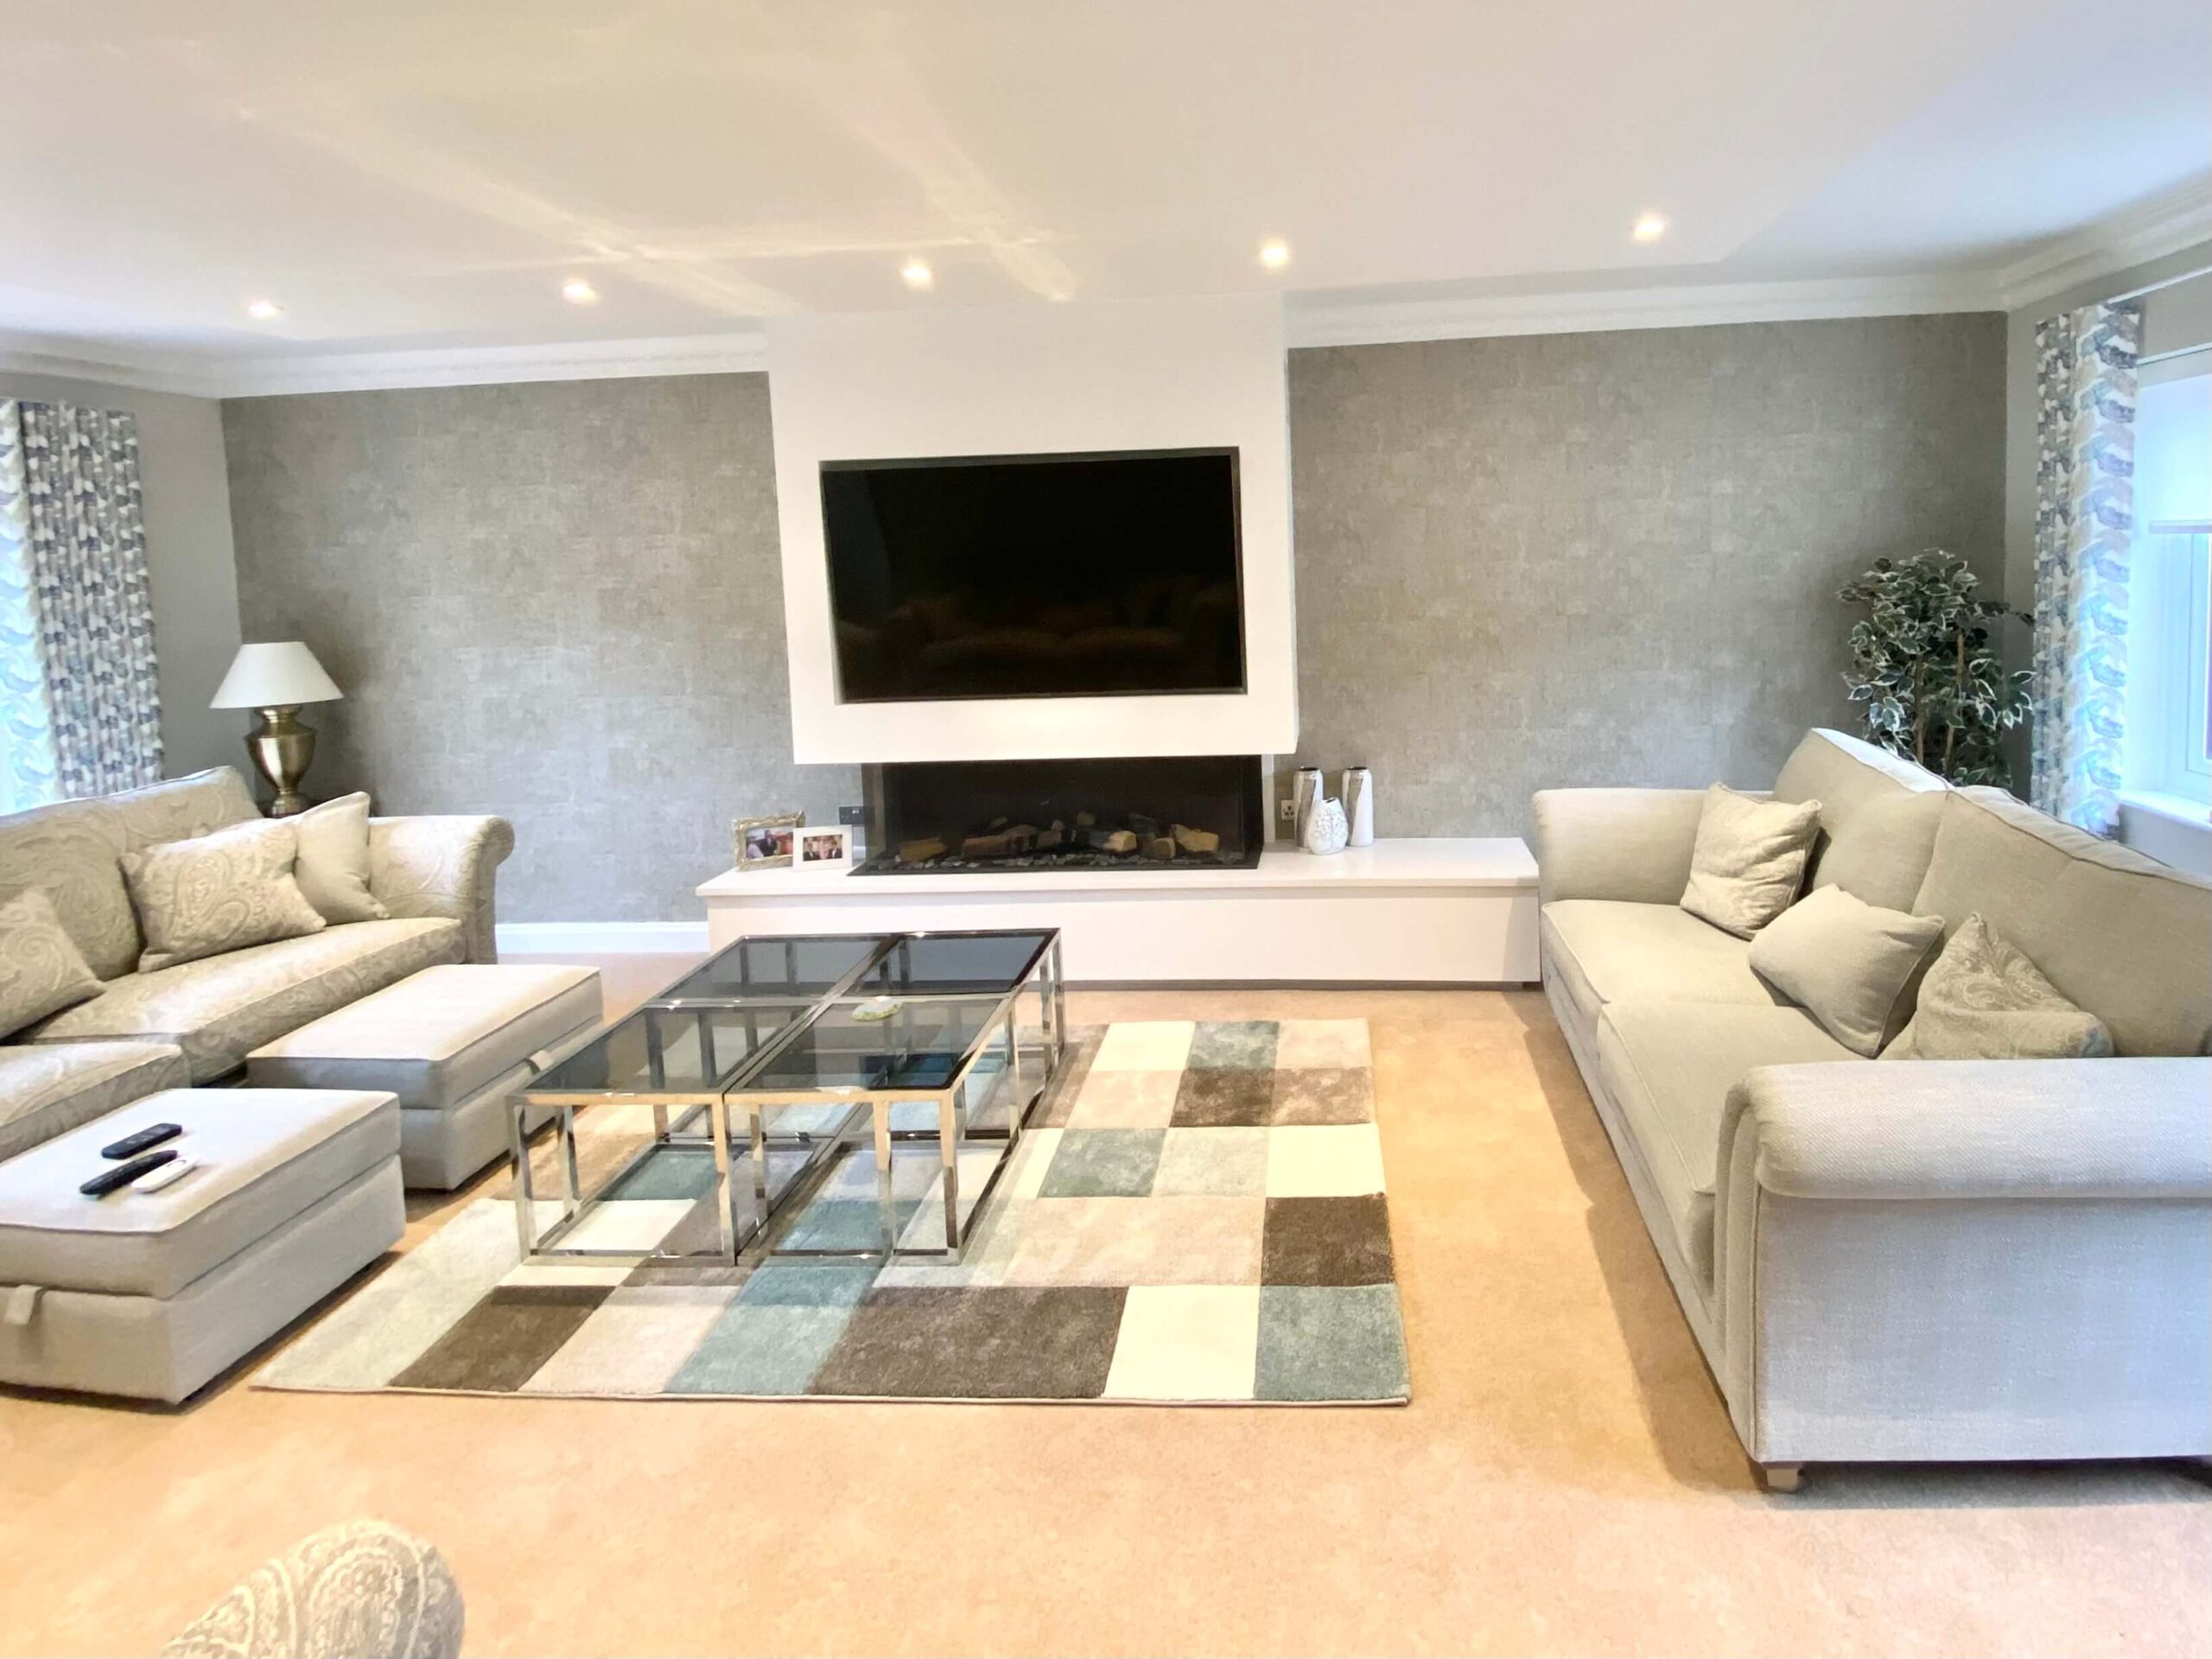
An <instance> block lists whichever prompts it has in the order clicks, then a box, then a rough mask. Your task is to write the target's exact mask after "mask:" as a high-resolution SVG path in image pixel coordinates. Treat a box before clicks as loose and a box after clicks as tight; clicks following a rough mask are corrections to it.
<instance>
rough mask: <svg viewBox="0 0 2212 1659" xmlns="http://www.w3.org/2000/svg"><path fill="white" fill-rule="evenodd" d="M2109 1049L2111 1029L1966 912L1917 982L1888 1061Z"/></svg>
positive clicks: (2059, 1056)
mask: <svg viewBox="0 0 2212 1659" xmlns="http://www.w3.org/2000/svg"><path fill="white" fill-rule="evenodd" d="M2111 1052H2113V1047H2112V1033H2110V1032H2108V1031H2107V1030H2106V1029H2105V1027H2104V1022H2103V1021H2102V1020H2099V1019H2098V1018H2097V1017H2096V1015H2094V1014H2091V1013H2089V1012H2088V1010H2087V1009H2085V1008H2079V1007H2075V1005H2074V1004H2073V1003H2071V1002H2069V1001H2067V1000H2066V998H2065V996H2064V995H2063V993H2061V992H2060V990H2059V988H2057V987H2056V985H2053V984H2052V983H2051V982H2050V981H2049V980H2047V979H2045V978H2044V976H2043V974H2042V971H2041V970H2040V969H2037V966H2036V965H2035V963H2032V962H2030V961H2029V960H2028V959H2027V957H2024V956H2023V955H2022V954H2021V953H2020V951H2019V950H2018V948H2016V947H2015V946H2014V945H2013V944H2012V942H2011V941H2010V940H2008V939H2006V938H2005V937H2004V936H2003V935H2002V934H2000V933H1998V932H1997V931H1994V930H1993V928H1991V927H1990V925H1988V924H1987V923H1986V922H1985V921H1983V920H1982V919H1981V918H1980V917H1979V916H1969V917H1967V918H1966V920H1965V921H1964V922H1962V923H1961V924H1960V926H1959V931H1957V932H1956V933H1955V934H1953V935H1952V936H1951V942H1950V944H1948V945H1946V946H1944V948H1943V954H1942V956H1940V957H1936V963H1935V965H1934V966H1933V967H1931V968H1929V970H1928V977H1927V978H1926V979H1924V980H1923V981H1922V982H1921V986H1920V1002H1919V1006H1918V1007H1916V1009H1915V1010H1914V1012H1913V1016H1912V1023H1911V1024H1910V1025H1909V1026H1907V1027H1905V1028H1904V1031H1903V1032H1901V1033H1898V1036H1897V1041H1895V1042H1894V1043H1891V1045H1890V1046H1888V1047H1887V1048H1885V1049H1884V1050H1883V1051H1882V1058H1884V1059H1885V1060H2086V1059H2094V1058H2099V1057H2101V1056H2103V1055H2107V1054H2109V1053H2111Z"/></svg>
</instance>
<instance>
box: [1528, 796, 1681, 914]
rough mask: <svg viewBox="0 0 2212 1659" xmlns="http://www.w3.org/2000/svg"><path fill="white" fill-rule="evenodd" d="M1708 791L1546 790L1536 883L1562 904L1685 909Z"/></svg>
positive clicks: (1539, 805)
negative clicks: (1604, 902)
mask: <svg viewBox="0 0 2212 1659" xmlns="http://www.w3.org/2000/svg"><path fill="white" fill-rule="evenodd" d="M1703 810H1705V791H1703V790H1701V789H1540V790H1538V791H1536V799H1535V811H1536V883H1537V892H1538V894H1539V897H1540V898H1541V900H1542V902H1543V903H1545V904H1549V903H1551V901H1552V900H1553V899H1626V900H1628V901H1630V902H1631V903H1635V904H1643V905H1673V904H1679V903H1681V897H1682V889H1683V888H1684V887H1688V885H1689V880H1690V851H1691V849H1693V848H1694V846H1695V845H1696V844H1697V821H1698V815H1699V814H1700V812H1702V811H1703Z"/></svg>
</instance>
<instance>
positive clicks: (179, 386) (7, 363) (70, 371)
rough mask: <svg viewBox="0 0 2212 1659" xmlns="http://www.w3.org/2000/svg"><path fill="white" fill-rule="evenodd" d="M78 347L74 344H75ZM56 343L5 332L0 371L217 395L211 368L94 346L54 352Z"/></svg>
mask: <svg viewBox="0 0 2212 1659" xmlns="http://www.w3.org/2000/svg"><path fill="white" fill-rule="evenodd" d="M71 344H72V346H74V344H75V343H74V342H71ZM50 345H51V342H45V341H29V342H27V341H22V340H11V339H10V338H9V337H7V336H4V335H0V374H40V375H48V376H51V377H52V378H55V379H59V380H91V381H95V382H97V383H99V385H105V386H129V387H131V388H133V389H134V390H136V391H168V392H176V393H181V394H182V395H183V396H185V397H214V396H215V395H216V394H215V393H214V392H213V391H212V390H210V387H211V385H212V382H211V380H210V378H209V376H210V370H209V366H208V365H205V364H195V363H186V362H181V361H176V360H172V359H166V358H162V357H158V356H156V355H153V354H150V353H149V354H144V355H141V354H139V353H129V352H119V351H114V350H112V349H111V348H108V347H105V346H86V347H85V348H83V349H82V350H77V349H71V350H67V351H54V350H51V349H48V347H49V346H50Z"/></svg>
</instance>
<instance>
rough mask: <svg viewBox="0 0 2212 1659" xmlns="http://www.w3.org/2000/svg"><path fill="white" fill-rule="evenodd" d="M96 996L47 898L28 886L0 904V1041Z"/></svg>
mask: <svg viewBox="0 0 2212 1659" xmlns="http://www.w3.org/2000/svg"><path fill="white" fill-rule="evenodd" d="M99 994H100V982H99V976H97V975H95V974H94V973H93V972H92V969H90V968H87V967H86V965H85V956H84V952H82V951H81V950H78V949H77V947H76V946H75V945H74V944H72V943H71V942H70V939H69V935H68V934H67V932H66V931H64V930H63V928H62V925H61V919H60V918H59V917H58V916H56V915H55V914H54V901H53V900H52V899H48V897H47V896H46V895H45V894H44V893H41V892H40V891H39V890H38V889H37V888H36V887H33V888H31V889H30V890H29V892H27V893H17V894H16V896H15V897H14V898H12V899H9V900H8V901H7V902H6V903H5V904H0V1036H5V1035H8V1034H10V1033H15V1032H18V1031H21V1030H22V1028H23V1027H25V1026H28V1025H29V1024H30V1022H31V1021H32V1020H43V1019H45V1018H46V1016H47V1015H48V1014H54V1013H56V1012H58V1011H59V1010H60V1009H62V1008H66V1007H71V1006H72V1005H73V1004H75V1003H79V1002H82V1001H84V1000H85V999H86V997H88V996H98V995H99Z"/></svg>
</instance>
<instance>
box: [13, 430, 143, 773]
mask: <svg viewBox="0 0 2212 1659" xmlns="http://www.w3.org/2000/svg"><path fill="white" fill-rule="evenodd" d="M161 712H162V711H161V697H160V693H159V690H158V688H157V686H156V680H155V673H154V609H153V602H152V600H151V597H150V596H149V593H148V589H147V582H146V534H145V530H144V527H143V524H141V523H140V520H139V512H138V431H137V424H136V423H134V422H133V421H132V419H131V417H130V416H128V415H125V414H119V413H105V412H102V411H101V410H91V409H74V408H71V407H69V406H67V405H66V404H34V403H20V402H16V401H15V400H13V399H0V810H7V811H16V810H21V809H22V808H23V807H26V806H35V805H38V804H41V802H45V801H51V800H60V799H64V798H68V797H71V796H77V795H105V794H107V793H109V792H110V791H114V790H118V789H129V788H130V787H131V786H132V785H137V784H148V783H152V782H153V781H154V780H155V779H158V778H159V777H160V776H161V775H162V721H161Z"/></svg>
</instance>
